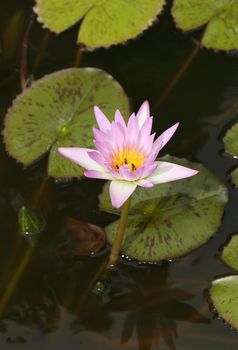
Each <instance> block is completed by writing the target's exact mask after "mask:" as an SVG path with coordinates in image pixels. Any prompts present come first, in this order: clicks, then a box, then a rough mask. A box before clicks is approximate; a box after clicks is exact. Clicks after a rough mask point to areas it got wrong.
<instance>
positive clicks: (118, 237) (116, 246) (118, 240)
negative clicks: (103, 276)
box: [107, 197, 131, 268]
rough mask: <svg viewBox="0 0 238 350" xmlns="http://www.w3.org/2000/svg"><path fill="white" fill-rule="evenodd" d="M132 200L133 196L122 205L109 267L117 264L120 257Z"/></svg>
mask: <svg viewBox="0 0 238 350" xmlns="http://www.w3.org/2000/svg"><path fill="white" fill-rule="evenodd" d="M130 202H131V198H130V197H129V198H128V199H127V201H126V202H125V203H124V204H123V207H122V211H121V217H120V222H119V226H118V230H117V233H116V238H115V240H114V242H113V245H112V251H111V254H110V257H109V261H108V265H107V266H108V267H109V268H110V267H113V266H114V265H115V264H116V262H117V260H118V257H119V253H120V249H121V244H122V241H123V237H124V233H125V229H126V224H127V218H128V213H129V208H130Z"/></svg>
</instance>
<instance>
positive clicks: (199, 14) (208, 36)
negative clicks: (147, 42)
mask: <svg viewBox="0 0 238 350" xmlns="http://www.w3.org/2000/svg"><path fill="white" fill-rule="evenodd" d="M172 13H173V16H174V18H175V22H176V24H177V26H178V27H179V28H181V29H182V30H185V31H188V30H192V29H196V28H198V27H200V26H202V25H205V24H207V27H206V30H205V33H204V35H203V38H202V44H203V45H204V46H206V47H208V48H213V49H219V50H236V49H237V48H238V0H203V1H201V0H174V4H173V8H172Z"/></svg>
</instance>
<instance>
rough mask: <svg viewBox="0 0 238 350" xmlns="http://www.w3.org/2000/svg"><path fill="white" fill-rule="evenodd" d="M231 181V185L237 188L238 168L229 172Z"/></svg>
mask: <svg viewBox="0 0 238 350" xmlns="http://www.w3.org/2000/svg"><path fill="white" fill-rule="evenodd" d="M231 181H232V183H233V185H235V187H238V168H235V169H234V170H233V171H232V172H231Z"/></svg>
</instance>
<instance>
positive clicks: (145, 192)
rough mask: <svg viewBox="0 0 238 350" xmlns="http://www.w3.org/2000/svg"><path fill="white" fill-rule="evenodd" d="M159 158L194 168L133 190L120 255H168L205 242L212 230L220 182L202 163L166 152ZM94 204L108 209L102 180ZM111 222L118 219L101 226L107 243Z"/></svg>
mask: <svg viewBox="0 0 238 350" xmlns="http://www.w3.org/2000/svg"><path fill="white" fill-rule="evenodd" d="M162 160H164V161H170V162H174V163H177V164H181V165H184V166H187V167H191V168H194V169H198V170H199V174H198V175H196V176H193V177H191V178H188V179H184V180H179V181H175V182H170V183H167V184H161V185H157V186H155V187H154V188H153V189H144V188H140V187H138V188H137V189H136V191H135V193H134V194H133V196H132V201H131V209H130V213H129V217H128V224H127V228H126V233H125V237H124V241H123V244H122V254H124V255H126V256H128V257H130V258H132V259H136V260H139V261H142V262H159V261H161V260H169V259H173V258H176V257H179V256H182V255H184V254H186V253H189V252H190V251H192V250H194V249H195V248H198V247H199V246H201V245H202V244H204V243H205V242H207V241H208V240H209V239H210V238H211V237H212V235H213V234H214V233H215V232H216V231H217V229H218V227H219V225H220V222H221V218H222V215H223V211H224V206H225V204H226V202H227V190H226V187H225V186H224V185H223V184H222V183H221V182H220V181H219V180H218V179H217V178H216V177H215V176H214V175H213V174H212V173H211V172H210V171H209V170H207V169H206V168H205V167H204V166H203V165H200V164H198V163H191V162H189V161H187V160H185V159H177V158H174V157H170V156H166V157H163V158H162ZM100 208H101V209H102V210H105V211H110V212H112V211H113V209H112V207H111V204H110V198H109V195H108V184H107V185H106V186H105V187H104V189H103V193H102V194H101V195H100ZM117 227H118V221H116V222H113V223H112V224H110V225H108V226H107V227H106V234H107V238H108V241H109V242H110V243H111V244H112V242H113V241H114V238H115V234H116V230H117Z"/></svg>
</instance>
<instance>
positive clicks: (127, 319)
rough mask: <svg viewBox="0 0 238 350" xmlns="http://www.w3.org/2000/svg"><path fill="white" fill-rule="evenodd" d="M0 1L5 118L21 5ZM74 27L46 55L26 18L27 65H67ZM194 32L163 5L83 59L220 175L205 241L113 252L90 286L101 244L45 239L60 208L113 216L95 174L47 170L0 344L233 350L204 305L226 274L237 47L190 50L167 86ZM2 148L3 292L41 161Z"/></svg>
mask: <svg viewBox="0 0 238 350" xmlns="http://www.w3.org/2000/svg"><path fill="white" fill-rule="evenodd" d="M1 7H2V10H1V11H0V13H1V15H0V21H1V22H0V26H1V33H2V43H3V45H2V52H1V67H0V77H1V81H0V113H1V120H2V126H3V124H4V115H5V113H6V111H7V108H8V107H9V106H10V105H11V101H12V99H13V98H14V96H16V94H17V93H19V92H20V86H19V69H18V67H19V52H20V48H21V46H20V45H21V40H20V38H21V31H22V29H23V25H22V23H23V21H24V18H26V17H27V16H28V8H29V4H28V2H27V1H21V2H20V1H13V0H12V1H10V2H7V3H4V4H1ZM16 13H18V15H19V16H18V17H17V18H18V19H17V20H16V21H15V22H14V24H13V28H14V30H13V29H12V30H9V31H8V32H7V30H6V28H9V27H8V23H9V22H10V21H11V19H12V17H13V16H14V15H15V14H16ZM76 33H77V31H76V29H75V28H72V29H71V30H70V31H68V32H66V33H64V34H62V35H60V36H58V37H55V36H54V35H50V36H49V38H48V43H47V46H46V47H45V48H44V50H43V54H39V50H40V46H41V43H42V41H44V38H45V37H46V36H47V34H46V31H44V30H43V29H42V28H41V27H40V25H39V24H37V23H36V22H34V24H33V26H32V28H31V34H30V40H29V47H28V49H29V62H28V71H29V73H30V74H31V72H32V71H33V70H35V75H34V78H35V79H36V78H39V77H41V76H43V75H44V74H46V73H49V72H53V71H56V70H59V69H62V68H65V67H71V66H72V65H73V64H74V61H75V57H76V54H77V47H76V45H75V44H74V43H75V39H76ZM18 34H19V35H18ZM200 35H201V32H198V33H189V34H186V35H184V34H182V33H181V32H180V31H179V30H176V29H175V26H174V23H173V20H172V18H171V17H170V15H169V11H167V12H166V13H165V14H164V15H163V16H162V17H161V18H160V20H159V21H157V22H156V23H155V24H154V25H153V26H152V27H151V28H150V29H149V30H148V31H146V32H145V33H143V35H141V36H140V37H139V38H137V39H136V40H133V41H129V42H128V43H127V44H125V45H118V46H115V47H112V48H110V49H107V50H105V49H99V50H96V51H93V52H84V53H83V54H82V56H81V62H80V65H81V66H82V67H83V66H93V67H99V68H102V69H104V70H105V71H107V72H109V73H110V74H111V75H112V76H113V77H114V78H115V79H116V80H117V81H119V82H120V84H121V85H122V86H123V88H124V89H125V91H126V93H127V95H128V96H129V98H130V101H131V105H132V107H133V108H132V109H133V110H137V109H138V107H139V105H140V104H141V102H142V101H144V100H145V99H148V100H149V101H150V104H151V106H152V112H153V115H154V116H155V129H156V130H157V131H158V132H162V131H163V130H164V129H165V128H167V127H169V126H170V125H172V123H174V122H176V121H180V122H181V126H180V129H179V130H178V132H177V134H176V136H175V137H174V138H173V141H172V142H170V143H169V145H168V146H167V147H166V150H165V152H166V153H169V154H171V155H174V156H178V157H187V158H189V159H191V160H194V161H199V162H201V163H203V164H204V165H205V166H207V167H208V168H209V169H210V170H211V171H212V172H214V173H215V174H216V175H217V177H218V178H220V179H221V180H222V181H224V182H225V183H226V184H227V186H228V189H229V204H228V206H227V207H226V210H225V214H224V217H223V222H222V226H221V229H220V230H219V231H218V232H217V233H216V234H215V235H214V237H213V238H212V239H211V240H210V241H209V242H208V243H207V244H206V245H204V246H203V247H201V248H200V249H198V250H196V251H195V252H193V253H191V254H189V255H187V256H186V257H184V258H181V259H178V260H175V261H173V262H168V263H164V264H160V265H159V266H144V265H138V264H136V263H133V262H129V261H126V260H121V261H120V263H119V264H118V266H117V268H116V269H115V271H113V272H112V274H111V276H110V279H109V280H108V281H105V291H104V293H103V294H102V295H101V296H99V295H97V294H93V293H91V292H90V291H88V286H89V285H90V281H91V280H92V278H93V276H95V273H96V271H97V270H98V269H99V267H100V265H101V264H102V262H103V260H104V259H105V256H106V254H107V252H108V247H106V248H105V249H103V250H102V251H100V252H99V253H97V254H95V255H94V256H91V257H79V256H76V255H75V254H73V253H70V252H67V254H63V255H61V254H56V253H55V249H54V248H55V245H56V244H57V242H58V237H59V236H60V235H63V234H65V223H66V220H67V218H68V217H73V218H77V219H80V220H85V221H88V222H91V223H94V224H96V225H99V226H102V227H103V226H105V225H106V224H108V223H109V222H111V221H112V220H114V216H111V215H109V214H104V213H102V212H100V211H99V209H98V207H97V206H98V200H97V195H98V194H99V193H100V192H101V189H102V185H103V182H101V181H93V180H88V179H87V180H86V179H83V180H80V181H77V180H74V181H72V182H66V183H54V182H53V180H49V181H48V183H47V185H46V186H44V188H43V190H42V191H41V196H40V199H39V200H38V210H39V211H40V212H41V213H42V214H43V215H44V217H45V221H46V223H45V229H44V232H42V236H41V238H40V242H39V245H38V246H37V248H36V251H35V252H34V256H33V257H32V258H31V260H30V262H29V264H28V266H27V268H26V270H25V272H24V274H23V276H22V278H21V279H20V281H19V283H17V286H16V288H15V289H14V293H13V295H12V297H11V299H10V302H9V303H8V306H7V307H6V308H5V310H4V312H3V315H2V318H1V321H0V348H1V350H5V349H6V350H7V349H26V350H27V349H36V350H38V349H44V350H46V349H51V350H52V349H57V350H63V349H66V348H67V349H70V350H74V349H79V348H80V349H82V350H84V349H85V350H91V349H95V348H96V347H101V348H103V349H111V350H112V349H123V348H126V349H140V350H147V349H161V350H164V349H177V350H197V349H201V348H203V349H207V350H208V349H209V350H210V349H213V348H216V349H217V350H225V349H227V348H228V347H229V349H232V350H233V349H237V346H238V335H237V333H236V332H235V331H234V330H232V329H231V328H230V327H229V326H227V325H225V324H224V323H223V322H222V321H221V320H219V319H218V318H217V317H216V316H215V314H214V313H212V312H211V305H210V303H209V298H208V293H207V290H208V288H209V286H210V283H211V281H212V280H213V279H214V278H216V277H219V276H224V275H228V274H232V272H231V270H230V269H229V268H228V267H226V266H224V265H223V264H222V262H221V261H220V260H219V252H220V250H221V247H222V246H223V245H224V243H225V242H226V241H227V240H228V238H229V237H230V235H231V234H233V233H235V232H237V222H238V212H237V202H238V191H237V190H236V189H234V188H232V187H231V185H230V183H229V181H228V179H229V177H228V176H227V174H228V171H229V170H230V169H231V168H232V167H233V166H234V165H235V164H236V163H237V160H235V159H232V158H229V157H227V156H225V155H224V152H223V144H222V142H221V139H222V136H223V135H224V133H225V130H226V129H227V127H228V126H229V125H231V123H232V122H233V121H234V120H235V119H236V117H237V108H236V107H237V103H238V87H237V86H238V68H237V67H238V57H237V55H236V53H233V54H232V55H230V54H225V53H220V52H219V53H215V52H213V51H211V50H206V49H200V50H197V53H196V57H194V59H193V61H192V62H191V64H190V66H189V67H188V68H187V69H186V71H185V72H184V74H183V75H182V76H181V78H180V79H179V80H178V81H177V84H176V85H175V86H174V88H173V89H172V90H171V91H168V92H166V91H167V90H168V89H167V88H168V86H169V84H170V82H171V81H172V80H173V79H174V77H175V76H176V74H177V73H178V72H179V71H181V67H183V65H184V63H185V62H186V61H187V60H188V57H189V56H191V53H192V52H194V50H195V49H196V42H197V41H196V40H199V37H200ZM45 41H46V40H45ZM6 42H8V43H9V45H12V49H11V50H9V51H7V49H6V46H4V45H5V44H6ZM39 56H40V59H39V62H38V63H37V67H35V66H36V62H35V60H36V57H39ZM194 56H195V55H194ZM34 67H35V68H34ZM36 68H37V69H36ZM161 96H164V97H163V99H162V98H161ZM108 98H109V99H110V96H108ZM0 153H1V154H0V219H1V225H0V226H1V236H0V242H1V244H0V252H1V254H0V261H1V263H0V269H1V272H0V291H1V293H2V295H4V291H6V288H7V286H9V283H10V282H11V281H12V279H13V276H14V272H15V271H16V269H17V268H18V267H19V265H20V264H21V261H22V257H23V256H24V252H25V250H26V243H25V242H24V241H23V240H21V239H19V232H18V229H17V227H18V223H17V212H18V210H19V208H20V207H21V205H22V204H24V203H29V202H30V201H32V200H33V198H35V197H36V196H37V193H39V188H40V186H41V185H42V179H44V178H45V165H46V162H45V159H42V160H40V161H39V162H38V163H36V164H34V165H32V166H31V167H29V168H27V169H23V167H22V166H21V165H20V164H17V163H16V162H15V161H14V160H13V159H12V158H10V157H9V156H8V155H7V154H6V152H5V148H4V145H3V144H2V147H1V150H0ZM192 229H193V228H192V227H191V230H192ZM181 234H182V233H181Z"/></svg>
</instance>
